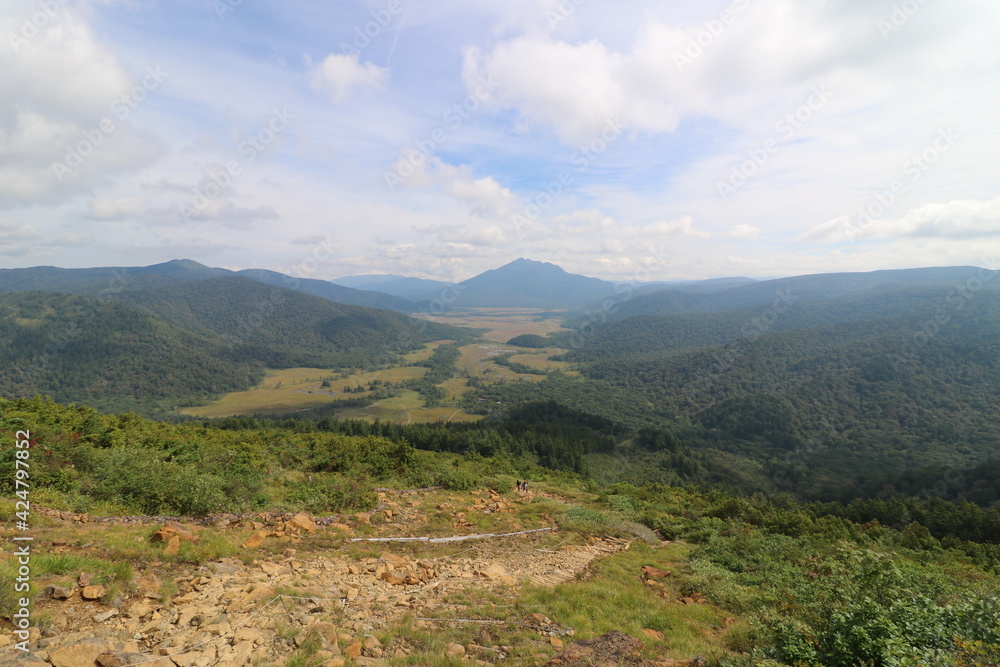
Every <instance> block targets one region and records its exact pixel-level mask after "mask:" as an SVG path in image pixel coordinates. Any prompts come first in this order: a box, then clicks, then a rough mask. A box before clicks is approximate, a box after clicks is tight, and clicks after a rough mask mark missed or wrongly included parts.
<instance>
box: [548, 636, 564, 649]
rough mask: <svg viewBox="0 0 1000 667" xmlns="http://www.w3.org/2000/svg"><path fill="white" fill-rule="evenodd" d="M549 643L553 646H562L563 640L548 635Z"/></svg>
mask: <svg viewBox="0 0 1000 667" xmlns="http://www.w3.org/2000/svg"><path fill="white" fill-rule="evenodd" d="M549 644H551V645H552V646H553V647H554V648H562V647H563V646H564V644H563V640H561V639H559V638H558V637H549Z"/></svg>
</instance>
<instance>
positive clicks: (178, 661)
mask: <svg viewBox="0 0 1000 667" xmlns="http://www.w3.org/2000/svg"><path fill="white" fill-rule="evenodd" d="M474 495H476V498H475V501H474V502H473V503H472V504H468V505H465V506H458V505H456V507H454V508H453V507H452V505H451V504H447V503H445V504H438V505H437V506H436V509H437V510H438V511H441V512H446V513H448V514H449V518H450V519H451V520H452V527H453V528H454V531H455V533H456V534H460V535H461V534H468V532H473V531H468V530H467V529H468V528H469V527H471V525H472V524H471V523H468V521H467V520H466V519H468V517H469V515H470V514H472V513H475V512H485V513H503V512H512V511H513V509H514V507H513V506H512V505H514V504H515V503H511V502H509V501H508V500H504V499H502V498H500V497H499V496H498V495H497V494H494V493H489V492H481V493H479V494H474ZM380 499H381V501H382V502H381V504H380V506H379V507H380V509H379V510H378V518H379V519H383V520H382V521H380V522H379V525H378V527H377V529H374V528H372V522H373V514H372V513H359V514H355V515H352V516H349V517H328V518H323V519H320V520H319V521H317V520H315V519H314V518H313V517H311V516H309V515H306V514H298V515H287V514H266V515H219V516H215V517H207V518H204V519H201V520H198V521H178V520H171V519H168V518H166V517H126V518H121V517H115V518H111V519H101V518H93V517H87V516H86V515H72V514H67V513H61V512H51V511H50V512H48V513H49V515H50V516H51V517H52V519H53V520H54V521H55V522H56V523H57V526H58V525H59V524H65V525H71V526H73V527H83V526H90V527H94V528H96V527H98V526H102V525H105V524H109V523H110V524H132V525H138V526H146V525H149V526H150V530H153V529H154V528H155V527H156V525H157V524H159V528H158V529H157V530H156V532H155V533H154V534H153V535H152V537H151V538H150V539H151V540H152V541H153V542H163V543H164V546H163V553H164V554H167V555H169V554H171V553H173V554H176V553H177V552H178V550H179V548H180V544H182V543H183V542H189V541H194V542H196V541H197V540H199V536H200V535H202V534H204V532H205V531H218V530H232V529H243V530H244V533H245V532H246V529H247V528H250V529H252V530H253V531H254V532H252V533H251V534H250V537H249V538H248V539H246V540H245V541H244V542H243V544H242V549H243V550H244V552H243V553H241V556H242V557H241V558H223V559H218V560H214V561H211V562H206V563H203V564H201V565H198V566H193V565H189V566H178V565H173V566H170V564H165V563H159V562H149V563H145V564H142V565H141V566H140V567H138V568H137V569H138V572H137V574H136V578H135V580H134V581H133V582H132V584H131V585H130V587H129V591H128V592H129V594H128V595H121V596H118V597H117V598H114V599H111V600H109V599H108V594H107V592H106V591H105V590H103V587H102V586H94V585H93V584H92V582H91V581H90V578H91V577H90V575H89V574H88V573H81V574H80V576H79V578H78V580H77V581H75V582H74V584H75V585H72V586H66V585H63V586H48V587H47V588H46V590H45V591H44V592H43V593H42V594H40V595H39V596H38V598H39V600H38V607H37V608H36V609H35V612H36V613H37V612H44V613H45V614H46V615H47V616H48V618H49V619H50V620H49V622H48V623H47V624H46V628H45V630H44V632H40V631H39V630H38V629H37V628H33V629H32V630H31V633H32V636H31V637H30V644H29V648H30V649H31V651H30V652H28V653H25V652H24V651H21V650H18V649H17V648H16V647H15V646H14V643H15V641H16V640H17V638H16V637H14V638H12V637H11V636H10V635H9V634H4V635H2V636H0V646H2V648H0V665H8V664H22V663H25V664H32V663H34V664H38V665H43V664H49V665H54V666H55V667H94V666H95V665H97V666H99V667H118V666H119V665H138V664H143V665H149V666H151V667H190V666H192V665H194V666H196V667H209V666H213V667H215V666H218V667H243V666H244V665H284V664H285V663H286V662H287V661H288V660H289V659H290V658H291V657H292V656H293V654H295V652H296V651H297V650H299V649H300V648H301V647H302V646H304V645H305V644H306V643H308V642H312V643H313V648H315V649H316V651H315V656H314V657H315V658H316V660H314V661H313V662H310V663H308V664H310V665H324V666H325V667H339V666H341V665H383V664H385V661H386V660H388V659H390V658H401V659H402V658H406V657H407V656H408V655H410V654H411V653H412V652H413V649H414V647H413V646H412V644H411V642H409V641H408V640H407V639H406V638H405V637H397V638H394V639H393V640H392V641H390V642H389V643H388V644H386V645H382V643H381V642H380V641H379V639H378V638H377V637H376V636H375V635H376V634H378V633H382V634H383V636H384V634H385V631H387V630H389V629H391V628H393V627H395V626H397V625H398V624H399V623H400V622H401V621H402V619H403V617H404V616H409V617H411V618H412V619H413V620H412V621H411V622H412V623H413V624H414V625H415V627H417V628H431V627H436V626H448V625H450V624H455V623H480V624H483V625H488V624H491V623H496V624H511V623H514V624H520V625H521V626H522V627H525V628H529V629H531V630H532V631H535V632H537V633H538V636H540V637H543V638H551V639H552V642H553V643H552V645H553V646H561V641H562V640H560V639H558V638H559V637H560V636H566V635H572V629H568V628H560V627H559V626H557V625H555V624H553V623H552V622H551V621H549V620H548V619H547V618H545V617H544V616H541V615H539V614H533V615H529V616H528V617H525V618H520V617H518V618H513V619H512V618H511V616H510V614H511V612H510V611H509V610H507V609H504V610H501V611H502V613H499V614H497V615H496V616H498V617H499V618H488V617H485V616H488V614H484V613H483V610H482V608H479V610H478V612H476V613H470V610H469V609H468V608H467V605H464V604H458V603H455V602H454V601H453V600H454V599H455V596H454V594H455V593H456V592H460V591H463V590H475V591H477V592H480V593H481V592H484V591H487V592H488V591H496V592H498V593H501V594H502V593H503V592H504V591H505V590H506V591H508V592H509V593H510V594H511V596H513V595H515V594H516V591H517V589H518V585H519V584H520V582H523V581H528V582H530V583H532V584H534V585H536V586H550V587H551V586H556V585H558V584H560V583H563V582H566V581H570V580H572V579H574V578H576V577H578V576H579V575H580V574H581V573H583V572H584V571H585V570H586V568H587V566H588V565H589V564H590V563H591V562H592V561H593V560H594V559H596V558H601V557H605V556H608V555H610V554H614V553H617V552H619V551H622V550H624V549H628V548H629V543H628V542H626V541H624V540H619V539H590V540H588V541H587V543H585V544H569V543H566V542H568V540H563V541H562V542H559V541H557V540H556V539H555V537H553V535H552V533H548V532H537V531H525V532H524V533H521V534H517V535H513V536H508V537H493V538H487V539H481V540H476V541H468V542H459V543H455V544H449V545H445V546H442V545H437V549H436V550H435V552H434V553H435V555H434V557H426V556H421V555H420V554H418V553H414V551H415V550H414V549H413V547H412V544H406V543H403V544H400V543H393V542H384V543H379V542H366V543H364V547H365V548H367V549H369V551H367V552H366V551H364V550H360V551H359V550H354V551H353V552H352V554H348V553H345V550H344V549H324V548H311V547H310V542H311V541H312V540H314V539H316V538H318V537H320V536H322V535H324V534H329V535H335V536H337V537H344V536H352V535H354V534H356V531H358V530H360V529H363V528H367V529H368V530H367V533H366V534H368V535H369V536H370V535H371V534H372V533H373V532H375V533H377V534H378V535H379V536H382V537H391V536H400V537H413V536H414V533H413V532H412V531H414V530H418V529H419V527H420V526H421V524H422V523H424V522H426V519H427V517H426V516H425V515H424V514H422V512H425V511H426V507H421V503H420V502H418V501H419V499H420V498H419V493H418V492H383V493H381V494H380ZM523 500H525V501H527V499H523ZM456 508H457V509H456ZM515 525H516V524H515ZM463 529H466V530H464V531H463ZM54 532H55V533H58V532H59V531H58V530H55V531H54ZM543 536H544V537H543ZM556 537H557V536H556ZM347 541H348V540H346V539H345V540H344V542H347ZM265 542H267V543H268V544H269V545H270V546H271V547H272V550H271V551H266V550H261V549H260V547H261V546H262V545H263V544H264V543H265ZM553 542H555V543H554V544H553ZM286 543H287V548H284V549H283V550H282V551H281V553H280V554H276V553H274V548H275V547H278V546H279V545H280V546H284V545H285V544H286ZM355 544H357V543H355ZM39 548H42V546H41V545H39ZM46 548H49V549H51V550H52V551H53V552H54V553H80V552H82V551H86V549H85V548H81V546H80V545H79V544H73V543H71V542H70V541H68V540H60V539H53V540H51V542H50V544H49V545H48V547H46ZM443 549H445V550H448V549H450V550H451V551H450V552H449V553H445V554H443V555H441V554H440V553H439V552H440V551H441V550H443ZM417 551H419V549H418V550H417ZM248 552H249V555H248ZM376 554H377V555H376ZM477 614H478V615H477ZM511 649H512V647H509V646H502V645H489V646H480V645H476V644H469V645H462V644H449V645H448V647H447V652H448V653H449V654H451V655H452V656H455V657H461V656H464V658H462V659H464V660H468V661H472V664H477V663H478V664H495V663H496V662H497V661H500V660H503V659H504V658H506V656H507V655H508V654H509V653H510V651H511ZM543 657H544V656H543ZM303 664H306V663H303ZM536 664H541V662H537V663H536ZM553 664H570V663H553ZM588 664H589V663H588ZM629 664H632V663H629ZM636 664H639V663H636Z"/></svg>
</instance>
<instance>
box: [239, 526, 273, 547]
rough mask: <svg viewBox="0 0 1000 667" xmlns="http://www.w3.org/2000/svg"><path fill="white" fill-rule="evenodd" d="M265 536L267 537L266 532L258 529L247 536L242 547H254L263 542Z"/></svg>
mask: <svg viewBox="0 0 1000 667" xmlns="http://www.w3.org/2000/svg"><path fill="white" fill-rule="evenodd" d="M265 537H267V532H266V531H263V530H258V531H257V532H256V533H254V534H253V535H251V536H250V537H248V538H247V541H246V542H244V543H243V548H244V549H256V548H257V547H259V546H260V545H262V544H264V538H265Z"/></svg>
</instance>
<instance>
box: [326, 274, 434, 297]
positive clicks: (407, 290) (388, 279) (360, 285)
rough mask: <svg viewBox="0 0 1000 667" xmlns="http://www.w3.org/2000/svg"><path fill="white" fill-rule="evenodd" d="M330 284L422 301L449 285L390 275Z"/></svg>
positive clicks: (365, 276) (338, 281) (345, 280)
mask: <svg viewBox="0 0 1000 667" xmlns="http://www.w3.org/2000/svg"><path fill="white" fill-rule="evenodd" d="M330 282H332V283H334V284H337V285H343V286H345V287H353V288H354V289H359V290H368V291H372V292H383V293H385V294H392V295H394V296H398V297H402V298H404V299H418V300H419V299H422V298H424V297H426V296H427V295H428V294H430V293H432V292H435V291H440V290H442V289H445V288H447V287H448V286H449V285H451V283H447V282H445V281H443V280H429V279H427V278H409V277H407V276H396V275H391V274H386V275H378V274H368V275H361V276H344V277H343V278H337V279H336V280H331V281H330Z"/></svg>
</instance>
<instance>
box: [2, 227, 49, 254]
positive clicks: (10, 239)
mask: <svg viewBox="0 0 1000 667" xmlns="http://www.w3.org/2000/svg"><path fill="white" fill-rule="evenodd" d="M41 240H42V235H41V234H39V233H38V232H36V231H35V230H33V229H32V228H31V227H29V226H28V225H26V224H24V223H23V222H20V221H19V222H4V221H2V220H0V256H3V257H21V256H24V255H28V254H30V253H32V252H35V251H37V245H38V244H39V243H40V242H41Z"/></svg>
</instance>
